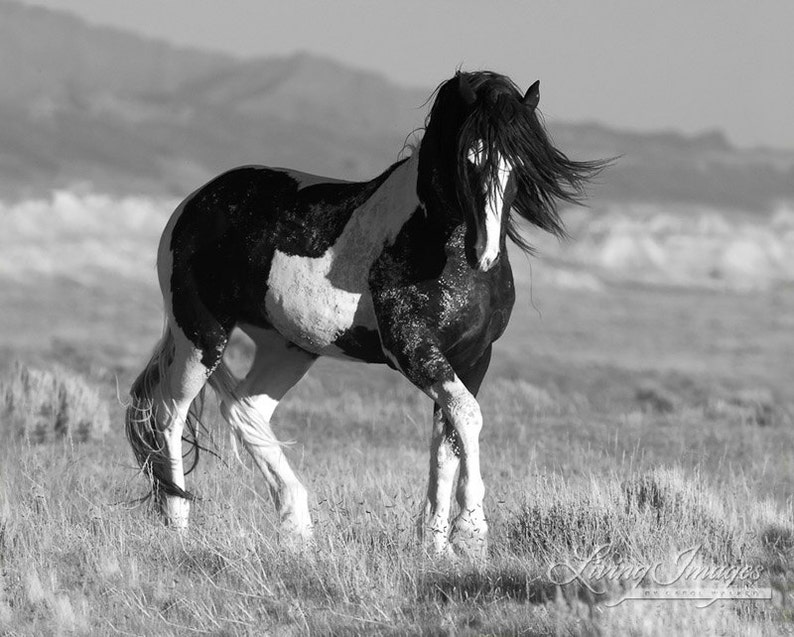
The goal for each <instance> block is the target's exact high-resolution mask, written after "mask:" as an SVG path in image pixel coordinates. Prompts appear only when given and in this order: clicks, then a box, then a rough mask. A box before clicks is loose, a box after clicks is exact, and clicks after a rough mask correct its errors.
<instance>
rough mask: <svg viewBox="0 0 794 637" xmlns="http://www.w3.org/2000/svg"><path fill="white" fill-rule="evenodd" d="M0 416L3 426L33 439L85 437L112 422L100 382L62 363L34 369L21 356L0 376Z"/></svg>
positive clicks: (77, 439) (103, 430)
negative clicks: (92, 380)
mask: <svg viewBox="0 0 794 637" xmlns="http://www.w3.org/2000/svg"><path fill="white" fill-rule="evenodd" d="M0 417H2V421H0V425H2V428H1V429H0V431H2V430H4V433H6V434H10V435H11V437H13V438H23V439H27V440H29V441H30V442H32V443H43V442H49V441H53V440H56V439H60V438H69V439H71V440H72V441H75V442H85V441H86V440H88V439H91V438H99V437H102V436H104V435H105V434H106V433H107V432H108V430H109V428H110V414H109V411H108V406H107V403H106V402H105V401H104V400H103V399H102V398H101V397H100V395H99V391H98V390H97V388H96V387H94V386H92V385H91V384H89V382H88V381H87V380H86V379H85V378H83V377H82V376H80V375H79V374H77V373H76V372H73V371H71V370H69V369H67V368H65V367H62V366H60V365H52V366H51V367H49V368H48V369H35V368H30V367H27V366H26V365H23V364H22V363H19V362H17V363H16V364H15V365H14V367H13V369H12V370H11V371H10V372H9V373H8V374H7V375H6V377H5V378H3V379H2V380H0Z"/></svg>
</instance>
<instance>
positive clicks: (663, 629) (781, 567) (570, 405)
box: [0, 261, 794, 635]
mask: <svg viewBox="0 0 794 637" xmlns="http://www.w3.org/2000/svg"><path fill="white" fill-rule="evenodd" d="M533 268H534V270H535V275H534V277H533V279H532V280H530V278H529V274H528V269H527V268H526V267H525V265H522V264H517V267H516V269H517V282H518V288H519V302H518V307H517V308H516V313H515V314H514V317H513V320H512V323H511V326H510V329H509V331H508V333H507V335H506V336H505V338H504V339H503V341H500V343H499V346H498V348H497V350H496V352H495V355H494V363H493V365H492V368H491V371H490V373H489V376H488V377H487V378H486V381H485V384H484V386H483V390H482V392H481V402H482V407H483V412H484V417H485V428H484V430H483V434H482V464H483V474H484V479H485V483H486V488H487V493H486V513H487V515H488V516H489V522H490V525H491V541H490V554H489V559H488V561H487V563H483V564H479V563H469V562H466V561H458V562H453V563H450V562H446V561H443V560H438V559H434V558H432V557H430V556H429V555H427V553H426V552H425V549H424V547H422V546H421V545H420V544H419V543H418V542H417V540H416V538H415V533H414V528H415V522H416V514H417V513H418V511H419V510H420V508H421V505H422V498H423V493H424V488H425V480H426V478H427V464H428V451H427V444H428V439H429V423H430V413H431V405H430V401H429V400H428V399H427V398H425V397H424V396H423V395H421V394H419V392H417V391H416V390H414V389H412V388H411V387H410V386H408V384H407V383H406V382H405V381H403V380H402V379H401V378H400V377H399V376H398V375H397V374H395V373H393V372H390V371H389V370H386V369H379V368H370V367H364V366H356V365H352V364H343V363H337V362H334V361H326V360H321V361H320V362H318V364H317V365H316V366H315V367H314V368H313V369H312V371H311V372H310V374H309V375H308V376H307V378H306V379H304V381H302V383H301V384H300V385H299V386H298V387H297V388H296V389H295V390H294V391H293V392H292V393H291V394H290V395H289V396H288V397H287V400H285V402H284V403H283V405H282V406H280V408H279V410H278V411H277V412H276V416H275V419H274V420H275V422H276V431H277V433H278V434H279V436H280V438H281V439H282V440H294V441H295V443H294V444H293V445H291V446H290V448H289V450H288V454H289V456H290V457H291V459H292V461H293V463H294V466H296V468H297V469H298V470H299V472H300V475H301V476H302V478H303V479H304V481H305V483H306V485H307V487H308V488H309V491H310V507H311V510H312V514H313V516H314V519H315V523H316V536H317V541H316V546H314V547H311V548H308V549H306V550H304V551H298V552H296V551H291V550H286V549H285V548H284V547H281V546H280V545H279V543H278V537H277V533H276V530H275V528H274V515H273V507H272V505H271V503H270V502H269V496H268V495H267V491H266V489H265V488H264V484H263V481H262V480H261V479H260V478H259V476H258V475H257V474H256V473H255V471H254V470H253V468H252V465H251V463H250V462H249V461H248V459H247V458H243V460H242V462H239V461H238V460H237V459H236V458H235V455H234V454H233V452H232V450H231V447H230V444H229V437H228V434H227V432H226V431H225V430H224V428H223V427H221V426H218V424H219V417H218V414H217V408H216V407H215V406H214V405H213V404H210V405H209V407H208V410H207V412H206V418H205V421H206V423H207V427H208V431H207V432H205V438H204V442H205V443H206V444H207V445H208V446H209V447H210V448H212V449H214V450H215V452H216V453H217V456H218V457H213V456H212V455H210V454H203V455H202V460H201V463H200V465H199V467H198V468H197V469H196V471H195V473H194V474H192V475H191V476H189V478H188V479H189V486H190V487H191V488H192V489H193V490H194V491H195V492H196V493H197V494H198V495H199V496H200V500H199V501H197V502H196V503H194V505H193V510H192V527H191V529H190V531H189V533H188V534H187V535H186V536H184V537H182V536H179V535H177V534H175V533H173V532H171V531H169V530H168V529H166V528H165V527H163V526H162V525H161V524H160V522H159V521H158V520H157V518H156V516H155V515H154V514H153V512H152V510H151V507H150V505H149V504H148V503H146V502H144V503H139V502H137V500H138V499H139V498H140V497H141V496H143V495H145V493H146V490H147V488H146V484H145V481H144V480H143V479H142V478H141V477H140V476H139V475H138V474H137V472H136V468H135V467H134V466H133V460H132V456H131V453H130V452H129V450H128V448H127V445H126V441H125V440H124V435H123V426H122V414H123V401H124V400H125V399H126V398H125V397H126V391H127V388H128V387H129V384H130V381H131V380H132V378H133V377H134V376H135V374H136V373H137V372H138V370H139V367H140V366H142V365H143V363H144V362H145V360H146V359H147V357H148V350H149V349H150V348H151V346H152V345H153V344H154V341H155V340H156V338H157V337H158V335H159V332H160V327H161V325H160V320H161V319H160V310H159V302H158V300H157V295H156V294H155V293H154V292H152V291H151V290H150V289H149V288H146V287H134V286H130V287H129V288H124V289H122V290H115V291H114V290H113V288H112V286H107V287H104V288H103V287H96V286H88V285H81V284H79V283H74V282H71V281H65V280H64V281H58V280H54V281H50V282H49V283H47V282H42V284H41V287H40V288H39V294H36V295H31V294H30V293H29V290H26V289H25V288H24V287H23V286H22V285H16V284H14V283H7V284H4V288H3V297H4V300H5V301H6V303H5V306H4V310H3V313H2V328H3V329H2V336H1V337H0V347H2V350H0V351H2V354H3V357H2V358H3V361H2V364H0V367H2V369H3V371H4V374H5V376H4V378H5V379H6V380H5V381H4V383H5V385H4V387H6V388H7V387H8V386H9V382H10V381H9V379H10V378H11V377H12V376H13V366H14V363H13V361H14V360H18V359H19V360H22V361H24V362H25V363H27V364H29V365H30V366H32V367H34V368H38V369H44V370H51V371H52V373H53V374H54V375H55V377H56V379H57V378H68V379H70V381H69V382H71V383H73V384H74V383H77V382H78V381H76V380H75V379H78V378H82V379H84V381H85V382H84V384H85V386H86V387H88V388H89V389H90V390H91V391H96V392H98V394H97V395H98V396H99V398H98V400H99V401H100V403H101V405H102V407H97V408H96V413H97V414H100V412H101V411H102V409H104V408H107V409H108V410H109V416H110V423H111V427H110V431H109V432H108V433H107V434H106V435H104V436H87V437H84V438H87V439H86V440H84V441H81V440H82V439H78V437H70V436H69V435H68V433H67V434H66V435H62V436H57V435H54V436H51V437H49V438H48V442H46V443H43V444H35V440H34V439H33V438H32V437H31V436H25V435H19V431H20V426H21V427H22V429H23V430H24V425H25V423H24V419H23V422H22V424H21V425H20V423H19V420H18V419H17V420H16V421H15V420H14V417H12V416H11V415H9V413H8V410H6V412H5V414H4V415H3V416H2V418H3V420H0V516H1V517H0V560H1V561H0V573H1V575H0V578H1V579H0V634H3V635H6V634H7V635H42V634H45V635H46V634H62V633H68V632H74V633H77V634H123V635H152V634H158V635H169V634H174V635H181V634H217V635H224V634H226V635H233V634H248V635H258V634H307V633H310V634H394V635H402V634H474V635H476V634H530V635H534V634H575V635H578V634H594V635H612V634H636V635H654V634H659V635H670V634H703V635H710V634H750V635H752V634H759V635H765V634H791V633H792V632H794V513H793V512H792V506H793V505H792V502H793V501H794V454H793V453H792V452H793V451H794V385H792V380H794V338H792V333H793V332H792V328H794V322H792V317H794V290H792V289H791V288H786V287H778V288H775V289H773V290H770V291H766V292H748V293H734V292H713V291H711V292H709V291H702V290H701V291H693V290H685V289H674V288H669V289H666V288H662V287H658V286H657V287H654V288H643V287H638V286H631V285H626V284H624V285H606V286H605V288H604V289H603V290H601V291H598V292H596V291H587V290H571V289H562V288H556V287H553V286H548V285H545V284H544V281H545V280H546V279H545V278H544V272H543V269H544V266H543V263H542V261H536V262H535V265H534V266H533ZM48 286H49V287H48ZM229 356H230V361H231V363H232V365H233V367H234V368H235V369H236V370H237V371H238V372H239V371H242V370H243V369H244V367H245V364H246V362H247V360H248V358H249V356H250V350H249V348H248V345H247V343H246V342H244V341H243V340H238V341H236V342H235V343H234V345H233V347H232V348H231V351H230V353H229ZM80 382H82V381H80ZM117 385H118V387H120V390H119V395H120V396H119V397H117ZM15 391H19V390H18V389H17V390H15ZM69 391H71V390H69ZM69 391H67V392H66V394H65V395H66V396H67V398H66V400H67V401H68V400H70V399H71V398H70V396H72V395H73V394H71V393H69ZM75 391H76V390H75ZM98 404H99V403H98ZM97 418H98V419H99V420H101V418H100V416H99V415H97ZM12 422H15V423H16V425H14V426H12ZM97 426H98V427H99V422H98V421H97ZM604 545H606V546H608V547H609V551H610V553H609V556H610V557H609V560H610V562H609V563H610V564H612V565H613V566H615V565H629V564H631V565H648V564H655V563H657V562H659V563H661V564H662V567H661V571H660V572H664V573H666V574H667V576H668V578H670V577H672V575H671V573H674V572H675V569H676V559H677V558H678V557H679V555H680V554H681V552H682V551H685V550H687V549H690V548H697V549H698V550H697V552H696V553H695V554H694V558H693V559H694V560H695V562H696V563H697V564H698V565H700V566H704V567H707V566H711V567H712V568H717V567H720V566H725V567H742V566H747V567H748V571H750V572H752V573H754V574H756V575H757V576H758V579H757V580H753V581H750V580H749V579H746V578H745V579H742V578H738V579H737V580H736V581H735V582H734V585H735V586H739V585H742V584H745V585H746V584H753V585H754V586H757V587H771V589H772V599H771V600H767V601H718V602H716V603H713V604H711V605H709V606H708V607H706V608H699V607H698V606H702V605H703V603H697V602H694V601H671V600H654V601H647V600H645V601H638V600H626V601H623V602H622V603H619V604H617V605H614V604H616V602H618V601H619V600H620V598H621V596H622V595H623V594H625V592H626V591H628V590H629V589H631V588H632V584H634V583H636V582H634V581H630V580H629V579H623V580H621V579H620V578H615V577H612V578H602V579H600V580H598V579H597V578H596V577H595V576H593V577H591V578H590V579H589V580H588V583H589V584H590V585H592V587H593V588H595V589H597V591H602V590H603V591H604V592H603V594H598V593H596V592H593V591H591V590H589V588H588V586H587V585H585V584H584V583H582V582H579V581H575V582H573V583H571V584H566V585H559V584H558V583H556V582H558V581H559V578H558V577H557V575H559V573H560V572H564V571H565V567H563V566H560V567H558V569H557V570H556V571H552V572H549V569H550V567H551V566H553V565H555V564H558V565H559V564H569V565H574V566H575V565H581V564H583V563H585V558H586V557H587V556H589V555H591V554H592V553H593V551H595V550H596V549H598V548H599V547H601V546H604ZM686 555H689V554H686ZM678 564H679V566H680V562H679V563H678ZM555 574H556V575H555ZM682 581H683V580H682ZM644 583H645V584H646V585H647V584H649V581H648V580H647V579H646V580H645V582H644ZM710 583H711V582H707V583H706V584H710ZM722 583H723V584H724V581H723V582H722ZM686 584H687V586H690V587H696V588H697V587H698V586H705V585H706V584H704V583H703V582H701V583H700V584H698V583H697V582H696V581H695V580H691V581H687V582H686Z"/></svg>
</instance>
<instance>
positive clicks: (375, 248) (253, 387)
mask: <svg viewBox="0 0 794 637" xmlns="http://www.w3.org/2000/svg"><path fill="white" fill-rule="evenodd" d="M538 100H539V83H538V82H535V83H534V84H533V85H532V86H531V87H530V88H529V90H528V91H527V92H526V94H524V95H523V96H522V94H521V93H520V92H519V90H518V88H517V87H516V85H515V84H514V83H513V82H512V81H511V80H510V79H508V78H507V77H505V76H503V75H499V74H496V73H492V72H475V73H463V72H458V73H456V75H455V76H454V77H453V78H451V79H449V80H447V81H445V82H443V83H442V84H441V85H440V86H439V87H438V88H437V89H436V91H435V93H434V102H433V105H432V108H431V110H430V113H429V115H428V117H427V119H426V121H425V131H424V135H423V137H422V140H421V143H420V144H419V146H418V148H416V149H414V150H413V152H412V153H411V156H410V157H408V158H407V159H403V160H401V161H398V162H397V163H395V164H393V165H392V166H390V167H389V168H388V169H386V171H385V172H383V173H382V174H381V175H379V176H377V177H375V178H374V179H372V180H371V181H367V182H347V181H339V180H334V179H329V178H324V177H319V176H316V175H309V174H306V173H302V172H298V171H294V170H286V169H280V168H267V167H263V166H245V167H241V168H236V169H233V170H231V171H229V172H226V173H224V174H222V175H221V176H219V177H217V178H215V179H213V180H212V181H210V182H209V183H208V184H206V185H205V186H202V187H201V188H199V189H198V190H197V191H195V192H194V193H193V194H191V195H190V196H189V197H188V198H187V199H185V200H184V201H183V202H182V203H181V204H180V205H179V206H178V207H177V209H176V211H175V212H174V214H173V216H172V217H171V219H170V221H169V222H168V224H167V226H166V228H165V231H164V233H163V236H162V239H161V241H160V246H159V250H158V259H157V267H158V275H159V281H160V287H161V290H162V293H163V299H164V304H165V312H166V327H165V331H164V335H163V337H162V338H161V340H160V341H159V343H158V345H157V346H156V348H155V351H154V354H153V355H152V358H151V360H150V362H149V363H148V365H147V366H146V368H145V369H144V370H143V371H142V372H141V374H140V375H139V376H138V378H137V380H136V381H135V383H134V384H133V386H132V390H131V395H132V402H131V404H130V406H129V408H128V410H127V418H126V425H127V435H128V438H129V441H130V443H131V445H132V448H133V451H134V453H135V455H136V458H137V460H138V462H139V464H140V465H141V466H142V467H143V468H144V470H146V471H147V473H148V475H149V476H150V478H151V479H152V482H153V492H154V493H155V494H158V502H159V504H160V508H161V511H162V513H163V515H164V517H165V519H166V521H167V523H168V524H171V525H174V526H176V527H178V528H185V527H186V526H187V523H188V512H189V502H190V500H191V499H192V497H193V496H192V495H191V494H190V493H189V492H188V491H187V490H186V488H185V470H184V469H185V468H184V466H183V455H182V442H183V434H184V427H185V426H187V427H188V433H189V434H190V435H188V436H187V437H186V438H185V439H186V440H187V441H188V442H191V443H192V444H193V445H197V443H196V438H195V433H196V429H195V423H196V420H195V418H196V415H197V412H198V405H200V404H201V403H202V402H203V401H202V400H200V399H199V398H200V397H202V396H201V395H202V393H203V389H204V387H205V384H207V383H209V385H210V386H211V387H212V388H213V389H214V390H215V392H216V393H217V394H218V396H219V399H220V403H221V413H222V414H223V417H224V418H225V420H226V421H227V422H228V423H229V425H230V426H231V427H232V429H233V431H234V432H235V434H237V437H238V438H239V439H240V440H241V441H242V443H243V445H244V446H245V448H246V449H247V450H248V451H249V452H250V453H251V455H252V456H253V458H254V461H255V463H256V465H257V466H258V468H259V469H260V470H261V472H262V474H263V475H264V477H265V479H266V481H267V483H268V485H269V488H270V490H271V493H272V495H273V499H274V502H275V505H276V509H277V511H278V515H279V518H280V524H281V527H280V528H281V530H282V532H284V533H286V534H288V535H290V536H292V537H295V538H298V539H299V538H308V537H310V536H311V533H312V522H311V518H310V516H309V508H308V499H307V493H306V489H305V488H304V487H303V485H302V484H301V482H300V481H299V480H298V478H297V476H296V475H295V473H294V472H293V470H292V469H291V468H290V465H289V463H288V462H287V459H286V457H285V455H284V452H283V450H282V446H281V444H280V443H279V442H278V440H277V439H276V437H275V435H274V433H273V431H272V429H271V427H270V419H271V415H272V414H273V411H274V410H275V408H276V406H277V405H278V403H279V401H280V400H281V399H282V397H283V396H284V395H285V394H286V393H287V391H288V390H289V389H290V388H291V387H292V386H293V385H295V384H296V383H297V382H298V381H299V380H300V379H301V377H302V376H303V375H304V374H305V373H306V372H307V370H308V369H309V368H310V367H311V365H312V363H314V361H315V360H316V359H317V357H319V356H333V357H337V358H344V359H348V360H354V361H363V362H366V363H383V364H386V365H389V366H390V367H392V368H393V369H396V370H398V371H399V372H401V373H402V374H403V375H404V376H405V377H406V378H407V379H408V380H409V381H410V382H411V383H413V384H414V385H415V386H416V387H417V388H419V389H420V390H422V391H423V392H424V393H425V394H427V395H428V396H429V397H430V398H431V399H432V400H433V402H434V403H435V407H434V413H433V429H432V436H431V442H430V477H429V485H428V488H427V500H426V504H425V509H424V516H423V521H422V522H421V523H420V527H421V529H422V532H423V533H425V534H427V535H429V536H430V537H431V538H432V540H431V541H432V545H433V548H434V550H435V551H436V552H438V553H445V552H447V551H449V550H450V549H451V548H460V550H461V551H463V552H475V553H476V552H482V551H484V550H485V543H486V535H487V528H488V527H487V523H486V518H485V514H484V511H483V496H484V485H483V481H482V477H481V475H480V454H479V433H480V430H481V428H482V415H481V412H480V407H479V405H478V403H477V399H476V396H477V392H478V390H479V388H480V384H481V383H482V380H483V377H484V376H485V373H486V371H487V369H488V365H489V362H490V360H491V348H492V344H493V342H494V341H495V340H496V339H498V338H499V337H500V336H501V335H502V333H503V332H504V330H505V328H506V327H507V323H508V320H509V318H510V313H511V310H512V308H513V302H514V299H515V293H514V288H513V277H512V273H511V270H510V263H509V261H508V256H507V250H506V239H507V238H510V239H511V240H512V241H514V242H515V243H517V244H518V245H519V246H521V247H522V248H523V249H524V250H526V251H531V248H530V246H529V244H528V243H527V242H526V241H525V240H524V239H523V237H522V236H521V234H520V233H519V225H518V223H519V218H523V219H524V220H526V221H528V222H530V223H531V224H534V225H535V226H538V227H540V228H542V229H543V230H546V231H549V232H552V233H554V234H557V235H563V234H564V229H563V224H562V221H561V219H560V217H559V215H558V212H557V203H558V202H559V201H566V202H577V201H579V200H580V198H581V196H582V195H583V186H584V185H585V183H586V182H587V180H588V179H590V178H591V177H593V176H594V175H595V174H596V173H597V172H598V171H599V170H600V169H601V168H602V167H603V166H604V162H601V161H593V162H579V161H572V160H571V159H569V158H568V157H566V156H565V155H564V154H563V153H562V152H560V151H559V150H558V149H556V148H555V147H554V146H553V145H552V144H551V142H550V140H549V137H548V136H547V134H546V132H545V130H544V127H543V125H542V123H541V120H540V119H539V117H538V114H537V111H536V107H537V105H538ZM235 327H237V328H239V329H241V330H242V331H243V332H245V333H246V334H248V335H249V336H250V337H251V338H252V339H253V341H254V343H255V345H256V354H255V357H254V360H253V363H252V365H251V368H250V371H249V372H248V374H247V375H246V377H245V378H244V379H243V380H238V379H236V378H235V377H234V376H233V375H232V374H231V373H230V371H229V370H228V368H227V367H226V365H225V364H224V362H223V353H224V349H225V348H226V345H227V343H228V340H229V335H230V333H231V331H232V329H233V328H235ZM191 468H192V467H191ZM458 470H459V475H458V481H457V489H456V497H457V502H458V504H459V508H460V512H459V514H458V515H457V517H456V518H455V519H454V521H453V522H452V524H450V522H449V516H450V501H451V497H452V491H453V487H454V479H455V474H456V472H458Z"/></svg>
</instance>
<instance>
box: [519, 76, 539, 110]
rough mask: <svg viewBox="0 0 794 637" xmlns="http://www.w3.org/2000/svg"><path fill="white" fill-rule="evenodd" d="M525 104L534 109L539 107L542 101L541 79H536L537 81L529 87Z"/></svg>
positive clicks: (525, 96)
mask: <svg viewBox="0 0 794 637" xmlns="http://www.w3.org/2000/svg"><path fill="white" fill-rule="evenodd" d="M523 101H524V105H525V106H529V108H531V109H532V110H533V111H534V110H535V109H536V108H537V107H538V102H539V101H540V80H535V83H534V84H533V85H532V86H530V87H529V88H528V89H527V94H526V95H524V100H523Z"/></svg>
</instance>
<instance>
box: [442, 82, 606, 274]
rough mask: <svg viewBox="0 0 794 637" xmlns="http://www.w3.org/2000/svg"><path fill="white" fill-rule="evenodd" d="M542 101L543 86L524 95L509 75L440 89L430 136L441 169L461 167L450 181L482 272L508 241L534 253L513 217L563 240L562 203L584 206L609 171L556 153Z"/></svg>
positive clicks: (454, 172)
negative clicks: (588, 190)
mask: <svg viewBox="0 0 794 637" xmlns="http://www.w3.org/2000/svg"><path fill="white" fill-rule="evenodd" d="M539 100H540V83H539V82H535V83H534V84H532V86H530V87H529V89H528V90H527V91H526V93H524V94H522V93H521V92H520V91H519V89H518V87H516V85H515V84H514V83H513V82H512V81H511V80H510V79H509V78H507V77H505V76H503V75H498V74H496V73H492V72H488V71H481V72H476V73H461V72H459V73H457V74H456V75H455V77H454V78H452V79H450V80H448V81H446V82H444V83H443V84H442V85H441V86H440V87H439V89H438V94H437V96H436V100H435V102H434V104H433V108H432V109H431V112H430V117H429V119H428V127H427V130H428V134H430V132H431V126H433V125H435V128H436V129H437V130H435V131H434V132H433V134H435V135H436V139H437V142H438V145H439V146H440V147H441V148H440V153H441V154H440V157H441V158H442V159H441V161H451V162H452V163H453V164H454V170H453V171H452V174H451V180H452V181H453V182H454V188H455V191H456V198H457V202H458V204H459V205H460V207H461V208H462V210H463V212H464V215H465V217H466V219H467V222H468V223H470V224H471V226H472V227H473V228H474V231H475V232H474V235H473V236H475V237H476V238H475V242H474V253H475V257H476V260H477V266H478V268H479V269H480V270H483V271H486V270H488V269H490V268H491V267H492V266H493V265H494V263H496V261H497V259H498V258H499V254H500V251H501V250H502V249H503V246H504V241H503V238H504V237H505V235H507V236H509V237H510V238H511V239H512V240H513V241H514V242H516V243H517V244H518V245H519V246H521V247H522V248H523V249H525V250H527V251H529V250H530V249H531V248H530V246H529V244H528V243H527V242H526V240H525V239H524V238H523V237H522V236H521V235H520V233H519V230H518V226H517V220H516V219H515V217H514V215H513V212H516V213H518V215H519V216H520V217H523V218H524V219H526V220H528V221H530V222H531V223H533V224H535V225H537V226H539V227H540V228H542V229H544V230H547V231H549V232H552V233H554V234H556V235H558V236H561V235H564V233H565V231H564V228H563V225H562V221H561V219H560V217H559V215H558V213H557V208H556V203H557V201H558V200H562V201H567V202H572V203H573V202H577V201H578V200H579V198H580V196H581V195H582V194H583V186H584V184H585V182H586V181H587V180H588V179H589V178H590V177H592V176H593V175H594V174H596V173H597V172H598V171H600V170H601V169H602V168H603V167H604V166H605V163H604V162H600V161H595V162H576V161H572V160H570V159H568V158H567V157H566V156H565V155H564V154H563V153H561V152H560V151H558V150H557V149H556V148H554V147H553V146H552V145H551V142H550V141H549V138H548V135H547V134H546V131H545V129H544V127H543V124H542V123H541V120H540V119H539V117H538V112H537V105H538V102H539ZM443 158H446V159H443Z"/></svg>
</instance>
